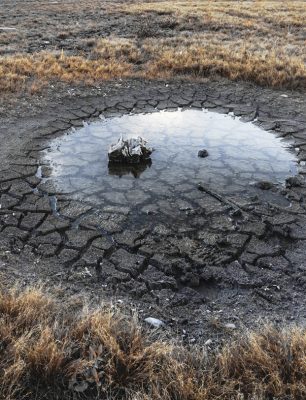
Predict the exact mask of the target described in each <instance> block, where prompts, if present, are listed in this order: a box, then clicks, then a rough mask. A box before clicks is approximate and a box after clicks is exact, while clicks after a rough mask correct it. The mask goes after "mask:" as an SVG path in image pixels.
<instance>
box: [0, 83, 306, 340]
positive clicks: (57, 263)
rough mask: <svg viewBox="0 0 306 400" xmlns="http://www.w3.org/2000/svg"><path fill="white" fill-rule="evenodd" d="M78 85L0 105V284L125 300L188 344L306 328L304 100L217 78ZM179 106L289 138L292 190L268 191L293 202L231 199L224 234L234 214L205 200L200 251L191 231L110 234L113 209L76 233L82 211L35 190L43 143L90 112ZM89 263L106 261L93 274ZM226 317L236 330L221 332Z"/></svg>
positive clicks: (44, 171)
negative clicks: (71, 90)
mask: <svg viewBox="0 0 306 400" xmlns="http://www.w3.org/2000/svg"><path fill="white" fill-rule="evenodd" d="M87 90H88V91H87ZM87 90H83V91H81V90H79V91H78V90H76V91H75V93H76V94H75V95H74V96H69V97H67V95H66V93H67V91H66V89H63V90H58V91H57V93H56V95H54V93H53V95H52V94H51V93H49V96H45V97H44V100H43V102H41V100H40V99H39V98H38V97H37V98H36V99H35V98H33V101H32V102H31V103H32V104H31V105H29V103H28V104H24V105H21V104H22V102H20V101H18V102H17V104H18V106H16V108H13V107H8V106H7V105H6V106H5V107H4V110H5V116H3V117H2V124H1V125H2V127H1V130H0V138H1V141H2V143H5V145H1V149H0V157H1V173H0V189H1V200H0V203H1V209H0V248H1V252H0V264H1V272H2V275H3V277H4V278H3V279H4V281H5V282H7V283H8V284H9V283H14V282H15V281H16V280H19V281H21V282H22V283H23V284H28V285H31V284H33V283H36V282H38V281H41V282H43V283H45V284H46V286H47V287H51V288H53V289H54V288H56V287H58V286H60V287H62V288H63V289H64V290H63V291H62V292H63V293H64V294H63V296H64V298H65V296H71V295H74V294H76V293H77V294H78V295H82V296H83V295H84V297H87V298H89V300H90V301H92V302H93V303H95V302H96V301H98V299H101V298H102V299H114V301H117V300H120V301H123V303H124V304H127V305H128V306H130V305H131V304H133V306H132V307H135V308H137V309H138V310H139V311H140V315H141V316H143V318H146V317H155V318H160V319H162V320H163V321H165V323H166V326H167V329H170V330H172V331H173V332H177V333H178V335H179V336H180V337H183V339H184V340H186V341H187V342H194V341H195V340H196V341H200V342H202V341H204V342H205V341H206V340H208V339H210V338H213V339H214V340H216V341H219V340H221V339H222V338H223V337H224V335H225V336H226V335H231V334H232V332H233V331H234V332H238V331H239V330H240V329H245V328H251V327H252V328H254V327H256V326H258V324H259V323H260V321H263V320H270V321H272V322H273V323H276V324H283V323H284V324H291V323H294V324H302V325H303V324H305V320H306V308H305V302H304V291H305V285H306V275H305V268H306V263H305V258H306V257H305V255H306V229H305V226H306V224H305V222H306V208H305V195H306V187H305V179H304V178H305V174H306V168H305V166H304V162H303V161H304V160H306V116H305V111H306V100H305V96H304V95H303V94H302V93H297V92H290V91H280V90H278V91H277V90H270V89H262V88H258V87H256V86H254V85H250V84H241V83H232V82H229V81H226V80H220V81H215V82H196V83H190V82H189V83H188V82H185V83H184V82H180V81H174V82H173V81H172V82H152V81H141V80H134V81H123V82H110V83H105V84H104V85H103V88H102V89H101V93H102V95H97V94H96V93H94V94H93V93H92V91H91V90H89V89H87ZM89 92H91V93H90V94H89ZM79 93H80V96H79V95H78V94H79ZM6 104H7V103H6ZM178 107H181V108H192V109H199V108H207V109H209V110H211V111H214V112H219V113H225V114H226V113H229V112H232V113H233V114H234V115H236V116H239V117H241V118H242V119H243V120H244V121H254V120H255V121H254V123H255V124H256V125H258V126H260V127H261V128H263V129H265V130H270V131H273V132H274V133H275V134H276V135H278V136H281V137H284V138H285V139H286V140H288V145H290V146H292V148H293V150H294V149H295V150H294V151H295V152H296V154H297V157H298V159H299V161H300V164H299V171H300V174H299V176H300V180H299V183H298V184H297V183H296V182H293V183H292V185H291V187H289V186H290V185H288V187H287V188H286V187H284V186H281V187H277V188H275V193H276V195H277V196H279V198H282V199H286V201H289V202H290V203H291V206H290V207H281V206H277V205H275V204H271V203H269V202H267V201H264V200H261V196H260V191H259V195H258V201H257V202H256V204H240V207H241V208H242V210H243V213H244V218H243V221H242V223H241V224H240V227H239V230H235V231H232V229H231V227H229V226H228V224H227V217H228V213H229V212H231V211H232V210H229V209H228V207H224V205H223V204H220V202H218V200H216V199H214V200H213V201H212V200H211V198H210V199H208V197H209V196H208V197H207V199H206V200H207V202H208V203H209V201H210V202H213V204H211V210H206V215H205V216H204V217H205V218H206V219H209V220H210V221H214V224H215V225H214V226H215V228H214V229H215V233H217V236H218V238H217V240H215V238H214V239H211V241H210V243H209V246H207V245H205V246H203V245H202V246H200V244H199V242H196V244H195V242H194V238H193V237H192V235H190V234H188V232H187V233H185V232H180V233H178V232H171V231H168V230H167V229H162V228H160V229H157V230H155V231H154V232H153V231H150V230H146V229H145V228H146V227H145V226H144V227H143V229H139V228H137V229H134V228H133V226H129V227H128V229H127V228H124V229H123V230H120V229H119V231H116V232H113V231H112V224H113V223H114V222H116V219H118V217H120V218H124V213H123V211H122V210H121V211H120V210H111V211H110V212H108V214H107V216H106V215H103V216H102V219H100V221H103V227H104V232H105V233H104V234H101V231H100V230H99V229H98V225H99V223H100V222H99V221H98V222H97V221H91V222H89V223H88V224H86V225H84V226H82V227H81V228H80V229H79V230H78V231H76V230H75V228H74V227H75V221H76V220H77V219H78V218H79V216H80V215H82V214H83V213H84V212H86V211H87V210H88V207H89V206H88V205H87V204H85V203H84V202H80V201H75V200H73V199H71V198H70V197H69V194H64V193H56V191H54V188H53V187H51V186H50V187H48V186H47V185H45V187H43V188H40V187H39V185H40V180H41V178H42V177H44V176H48V173H49V171H48V168H47V167H45V166H43V165H41V151H42V150H44V149H47V148H48V146H49V144H50V140H51V139H53V138H55V137H59V136H61V135H63V133H64V132H66V130H67V129H69V128H71V127H76V128H77V127H80V126H82V124H83V121H88V120H95V119H97V118H99V115H103V116H104V117H106V118H107V117H110V116H118V115H122V114H126V113H131V112H132V113H145V112H150V110H151V111H152V109H158V110H166V109H168V110H171V109H177V108H178ZM29 110H32V111H29ZM31 114H32V115H31ZM39 166H41V167H42V168H41V175H40V174H37V171H38V167H39ZM55 197H56V212H55V208H54V199H55ZM198 211H199V210H195V213H197V212H198ZM57 213H59V214H60V218H59V217H58V215H57ZM201 217H202V218H203V214H202V215H201ZM198 218H199V221H200V215H198ZM165 225H166V224H165ZM204 239H205V238H204ZM204 239H203V242H204ZM97 262H99V263H101V262H102V265H104V267H103V268H102V271H101V270H100V269H99V267H98V264H97ZM103 262H104V264H103ZM101 273H102V275H101ZM178 275H179V276H181V275H184V276H186V277H187V278H186V279H185V283H182V280H180V281H179V285H177V284H176V283H177V281H178V279H177V278H178ZM183 282H184V280H183ZM227 324H233V325H234V326H235V329H231V328H226V325H227ZM228 326H230V325H228Z"/></svg>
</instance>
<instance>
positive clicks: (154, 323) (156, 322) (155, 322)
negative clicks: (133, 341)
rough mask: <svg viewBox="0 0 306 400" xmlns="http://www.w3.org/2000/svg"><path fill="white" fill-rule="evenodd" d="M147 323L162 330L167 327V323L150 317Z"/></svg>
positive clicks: (146, 320) (146, 319)
mask: <svg viewBox="0 0 306 400" xmlns="http://www.w3.org/2000/svg"><path fill="white" fill-rule="evenodd" d="M145 322H146V323H147V324H149V325H151V326H153V327H154V328H160V327H162V326H165V323H164V322H163V321H161V320H160V319H157V318H152V317H148V318H145Z"/></svg>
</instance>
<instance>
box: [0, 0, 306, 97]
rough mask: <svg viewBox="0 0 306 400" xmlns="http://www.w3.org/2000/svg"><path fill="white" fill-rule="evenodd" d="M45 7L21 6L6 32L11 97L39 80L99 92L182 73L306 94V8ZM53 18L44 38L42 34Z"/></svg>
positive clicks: (0, 72)
mask: <svg viewBox="0 0 306 400" xmlns="http://www.w3.org/2000/svg"><path fill="white" fill-rule="evenodd" d="M34 3H35V1H34ZM36 3H37V4H36V5H35V9H37V13H36V14H32V13H31V12H30V10H29V6H23V5H22V6H19V7H20V8H17V10H18V12H19V13H20V16H21V21H20V28H18V30H17V31H12V32H10V31H3V32H1V31H0V43H3V44H4V45H7V46H8V47H9V49H10V52H11V50H12V49H14V51H15V54H14V52H13V54H10V55H7V56H5V55H4V56H2V57H1V58H0V89H1V90H2V91H12V92H14V91H20V90H21V89H24V88H28V87H30V88H31V87H32V85H33V82H36V81H39V82H40V84H39V85H41V84H42V83H47V82H50V81H63V82H69V83H73V84H79V83H85V84H87V85H93V84H95V85H96V84H98V83H99V82H101V81H103V80H107V79H112V78H125V77H143V78H149V79H152V78H153V79H154V78H173V77H177V76H179V77H182V76H183V77H191V78H194V77H197V78H201V77H210V76H223V77H226V78H229V79H232V80H247V81H251V82H255V83H257V84H259V85H264V86H270V87H288V88H294V89H296V88H300V89H303V88H305V87H306V55H305V44H306V40H305V37H306V36H305V29H306V22H305V21H306V7H305V2H304V1H268V0H267V1H259V0H257V1H201V0H192V1H182V0H174V1H153V2H152V1H147V2H146V1H131V2H129V3H128V4H126V3H125V2H122V3H121V2H112V1H108V2H106V1H105V2H101V1H99V0H91V1H89V2H88V1H85V0H78V1H75V0H72V1H70V2H67V3H65V4H62V3H61V2H59V3H58V4H52V3H41V2H38V1H37V2H36ZM31 7H34V5H33V4H32V2H31ZM7 14H8V15H7V16H6V15H5V14H3V16H4V17H5V16H6V17H7V18H4V17H3V21H4V22H5V23H6V24H7V25H9V23H10V21H11V20H12V23H13V22H14V23H16V21H15V14H16V10H15V8H14V7H12V9H11V10H8V11H7ZM0 16H1V15H0ZM10 18H11V19H10ZM80 18H81V19H82V21H83V23H79V20H80ZM47 20H48V24H47V25H46V26H47V27H46V32H45V35H44V36H42V34H41V30H40V28H39V27H40V26H42V25H43V24H44V23H45V22H46V21H47ZM107 21H109V22H107ZM0 22H1V18H0ZM107 24H108V25H107ZM104 29H105V32H107V33H105V34H104ZM110 31H111V32H112V35H111V36H108V35H109V32H110ZM33 36H34V37H35V36H37V37H39V38H40V39H39V40H38V41H37V40H36V39H35V41H33ZM103 36H104V38H102V37H103ZM105 36H108V37H107V38H105ZM41 47H43V48H44V50H43V51H41V50H40V48H41ZM29 48H30V49H32V50H31V51H30V53H29V50H28V49H29ZM62 50H63V53H62ZM35 85H36V84H35ZM39 85H38V86H39ZM35 87H36V86H35ZM30 91H31V90H30ZM33 92H34V93H35V92H36V90H34V91H33Z"/></svg>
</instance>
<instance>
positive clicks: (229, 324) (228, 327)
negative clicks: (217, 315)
mask: <svg viewBox="0 0 306 400" xmlns="http://www.w3.org/2000/svg"><path fill="white" fill-rule="evenodd" d="M224 328H226V329H236V325H235V324H231V323H228V324H225V325H224Z"/></svg>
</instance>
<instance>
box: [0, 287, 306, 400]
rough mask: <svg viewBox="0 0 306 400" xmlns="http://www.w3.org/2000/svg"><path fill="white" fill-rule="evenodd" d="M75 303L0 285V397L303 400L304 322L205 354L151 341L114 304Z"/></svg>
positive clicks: (305, 367) (266, 330) (305, 381)
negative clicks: (93, 307) (300, 326)
mask: <svg viewBox="0 0 306 400" xmlns="http://www.w3.org/2000/svg"><path fill="white" fill-rule="evenodd" d="M79 309H80V302H75V301H73V300H71V301H70V304H66V307H65V309H63V308H62V305H61V304H59V303H58V302H57V301H56V300H55V299H54V298H53V297H52V296H51V295H47V294H43V293H42V291H41V290H40V289H37V288H34V289H27V290H25V291H18V290H17V289H14V290H9V291H4V290H2V291H1V295H0V344H1V345H0V387H1V392H0V398H1V399H3V400H4V399H5V400H9V399H10V400H13V399H37V400H40V399H63V398H65V399H70V398H71V399H72V398H80V399H93V398H97V396H98V398H101V399H129V400H132V399H134V400H136V399H137V400H144V399H146V400H149V399H158V400H159V399H160V400H161V399H163V400H166V399H177V400H180V399H182V400H183V399H184V400H187V399H188V400H206V399H207V400H213V399H224V400H230V399H237V400H238V399H239V400H241V399H254V400H255V399H257V400H259V399H301V400H302V399H305V396H306V330H305V329H304V330H303V329H298V328H291V329H288V330H286V331H285V330H283V331H278V330H277V329H275V328H273V327H269V326H267V327H265V328H264V329H262V330H261V331H260V332H248V333H247V334H246V336H244V337H238V338H237V339H236V340H235V341H234V342H233V343H231V344H230V345H227V346H225V347H224V348H223V349H220V350H219V351H215V352H214V353H211V354H209V355H208V353H207V351H206V350H205V348H200V347H191V348H189V349H186V347H182V346H180V345H179V344H178V343H175V342H172V343H170V342H169V341H168V340H166V339H163V338H162V337H159V338H156V337H155V338H154V339H153V336H152V333H151V334H149V333H148V332H147V331H144V330H143V329H142V328H140V325H139V324H138V321H137V317H136V316H135V315H124V314H123V313H122V311H119V310H118V309H116V308H115V307H109V306H108V307H106V306H101V307H100V308H99V309H96V310H89V309H88V308H85V309H83V311H78V310H79Z"/></svg>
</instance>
